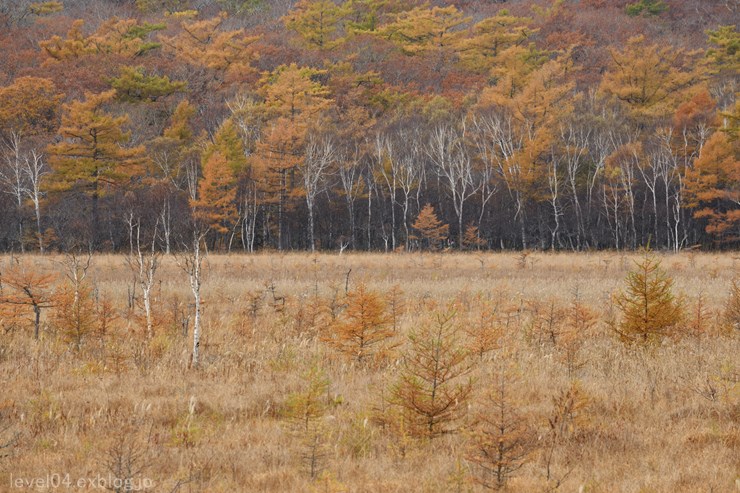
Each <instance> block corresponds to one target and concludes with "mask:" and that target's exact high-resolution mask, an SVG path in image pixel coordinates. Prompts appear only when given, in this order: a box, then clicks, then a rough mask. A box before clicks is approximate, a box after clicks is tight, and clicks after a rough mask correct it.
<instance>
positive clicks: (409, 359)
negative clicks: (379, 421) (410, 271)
mask: <svg viewBox="0 0 740 493" xmlns="http://www.w3.org/2000/svg"><path fill="white" fill-rule="evenodd" d="M455 316H456V314H455V312H449V313H438V314H437V315H436V317H435V320H434V322H433V323H431V324H428V325H425V326H423V327H421V328H420V329H418V330H416V331H414V332H412V333H411V335H410V336H409V339H410V342H411V347H410V349H409V350H408V351H407V352H406V354H405V355H404V366H403V370H402V371H401V375H400V377H399V380H398V382H397V383H396V384H395V386H394V387H393V388H392V390H391V394H392V397H391V402H392V403H393V404H395V405H397V406H398V407H400V408H401V410H402V414H403V417H404V422H405V423H408V426H409V432H410V433H412V434H413V435H414V436H417V437H428V438H435V437H438V436H440V435H443V434H446V433H454V432H456V431H457V426H456V424H457V421H458V420H459V419H460V418H461V417H462V415H463V414H464V413H465V412H466V409H467V405H466V404H467V401H468V400H469V399H470V397H471V394H472V392H473V380H472V378H470V376H469V374H470V372H471V364H470V361H469V353H468V351H467V349H465V348H464V346H463V345H462V344H461V341H460V340H459V337H458V333H459V330H458V327H457V325H456V324H455V323H454V322H453V321H454V318H455Z"/></svg>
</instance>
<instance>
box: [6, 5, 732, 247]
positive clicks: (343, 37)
mask: <svg viewBox="0 0 740 493" xmlns="http://www.w3.org/2000/svg"><path fill="white" fill-rule="evenodd" d="M737 23H738V2H737V1H736V0H705V1H698V0H687V1H677V0H670V1H656V0H638V1H631V0H628V1H605V0H580V1H578V0H569V1H555V2H553V1H532V0H521V1H516V0H515V1H508V2H506V1H504V2H501V1H498V2H497V1H485V2H472V1H471V2H466V1H462V2H456V3H454V4H452V3H451V2H431V3H429V2H417V1H400V0H350V1H346V2H332V1H328V0H317V1H306V0H301V1H299V2H292V1H280V0H278V1H268V0H265V1H260V0H248V1H237V0H211V1H188V0H136V1H133V0H128V1H124V0H117V1H116V0H94V1H93V0H80V1H71V0H68V1H65V2H56V1H52V2H37V3H33V2H29V1H24V0H5V1H3V2H2V4H0V51H1V52H2V56H0V139H1V142H2V146H1V150H2V163H1V167H0V190H2V192H3V193H2V194H0V249H2V250H6V251H7V250H12V251H21V250H26V251H30V250H41V251H44V250H70V249H73V248H80V247H82V248H92V249H94V250H108V251H120V250H124V251H128V249H129V248H130V247H132V244H133V243H134V241H135V238H136V237H137V236H138V237H139V238H142V237H145V238H146V239H147V241H149V240H150V239H151V238H153V237H156V238H157V239H158V244H159V245H160V246H161V248H162V249H163V250H167V251H170V250H177V249H180V248H182V247H183V246H184V245H185V244H186V243H187V244H190V245H192V243H191V242H192V239H193V238H196V239H197V240H203V241H205V242H206V243H207V244H208V247H209V248H210V249H213V250H216V249H218V250H241V249H243V250H248V251H253V250H257V249H266V248H270V249H280V250H285V249H313V248H316V249H344V248H350V249H367V250H395V249H413V248H425V247H430V248H431V247H450V248H468V249H473V248H495V249H498V248H540V249H550V248H552V249H578V250H582V249H595V248H599V249H600V248H616V249H624V248H635V247H637V246H640V245H645V244H647V243H648V242H649V243H650V244H651V246H653V247H654V248H665V249H673V250H678V249H681V248H686V247H691V246H694V245H697V244H701V245H702V246H704V247H708V248H733V247H737V246H738V238H739V237H740V235H739V233H740V144H738V142H739V141H738V133H737V132H738V112H739V109H738V105H737V98H736V95H737V91H738V69H739V68H740V51H739V48H740V36H738V33H737V31H736V27H735V26H736V25H737ZM427 204H428V205H429V207H426V209H425V205H427ZM422 211H424V213H422ZM420 214H421V218H419V215H420ZM437 220H438V222H437Z"/></svg>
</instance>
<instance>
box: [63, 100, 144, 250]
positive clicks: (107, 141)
mask: <svg viewBox="0 0 740 493" xmlns="http://www.w3.org/2000/svg"><path fill="white" fill-rule="evenodd" d="M115 94H116V92H115V91H107V92H103V93H100V94H92V93H86V94H85V100H84V101H73V102H71V103H69V104H66V105H64V115H63V116H62V127H61V129H60V130H59V132H60V134H61V135H62V137H64V140H62V141H61V142H59V143H57V144H53V145H51V146H49V148H48V152H49V156H50V162H51V165H52V167H53V169H54V171H55V174H54V177H53V178H54V180H53V183H52V189H53V190H54V191H68V190H71V189H81V190H82V191H83V192H84V193H86V194H87V195H89V196H90V198H91V201H92V209H91V214H92V215H91V226H92V242H93V245H94V246H95V247H98V246H99V245H98V241H99V236H98V235H99V232H100V226H99V211H98V202H99V199H100V197H101V196H103V195H105V194H106V193H107V192H108V191H109V190H110V189H111V188H113V187H116V186H122V185H124V184H125V182H126V181H127V180H130V179H131V178H132V177H133V176H134V175H136V174H137V173H138V172H139V171H140V165H141V164H142V161H143V160H142V153H143V150H144V149H143V147H133V148H125V147H123V145H124V144H125V143H126V142H128V140H129V137H130V134H129V133H127V132H125V131H124V130H123V126H124V125H125V124H126V123H127V122H128V117H127V116H113V115H111V114H110V113H108V112H106V111H105V109H104V107H105V105H106V104H107V103H109V102H110V101H111V100H112V99H113V98H114V97H115Z"/></svg>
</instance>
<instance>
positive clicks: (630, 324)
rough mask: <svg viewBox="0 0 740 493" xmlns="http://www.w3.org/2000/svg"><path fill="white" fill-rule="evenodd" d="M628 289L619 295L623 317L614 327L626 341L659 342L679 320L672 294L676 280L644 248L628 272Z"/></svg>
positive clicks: (677, 307)
mask: <svg viewBox="0 0 740 493" xmlns="http://www.w3.org/2000/svg"><path fill="white" fill-rule="evenodd" d="M625 282H626V284H627V288H626V291H620V292H619V293H618V294H617V296H616V304H617V306H618V307H619V308H620V309H621V311H622V320H621V322H620V323H619V324H618V325H617V326H616V327H615V330H616V331H617V333H618V334H619V336H620V338H621V339H622V340H623V341H624V342H626V343H637V344H642V345H647V344H654V343H658V342H660V341H661V339H663V338H664V337H665V336H667V335H670V333H671V331H672V330H673V329H674V328H675V327H676V325H677V324H678V323H679V322H680V320H681V317H682V309H681V305H680V304H679V302H678V300H676V298H675V296H674V295H673V280H672V279H671V278H670V277H669V276H668V275H667V274H666V273H665V271H664V270H663V269H662V268H661V267H660V261H659V260H658V259H657V258H656V257H655V255H653V254H652V253H650V251H649V250H648V249H645V254H644V257H643V259H642V261H640V262H636V268H635V269H634V270H633V271H632V272H630V273H629V274H628V275H627V278H626V280H625Z"/></svg>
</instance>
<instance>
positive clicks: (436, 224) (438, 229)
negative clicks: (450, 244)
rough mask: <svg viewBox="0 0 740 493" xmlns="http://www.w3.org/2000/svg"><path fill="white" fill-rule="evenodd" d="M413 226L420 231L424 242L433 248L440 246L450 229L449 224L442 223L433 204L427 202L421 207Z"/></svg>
mask: <svg viewBox="0 0 740 493" xmlns="http://www.w3.org/2000/svg"><path fill="white" fill-rule="evenodd" d="M412 227H413V228H414V229H415V230H416V231H418V232H419V234H420V235H421V240H422V242H425V243H426V244H427V245H428V247H429V248H430V249H432V250H435V249H437V248H438V247H439V244H440V243H441V242H442V241H443V240H444V239H445V238H446V237H447V232H448V230H449V225H447V224H442V221H440V220H439V219H438V218H437V214H436V213H435V212H434V207H432V205H431V204H426V205H425V206H424V207H423V208H422V209H421V212H419V216H418V217H417V218H416V221H414V224H413V225H412Z"/></svg>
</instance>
